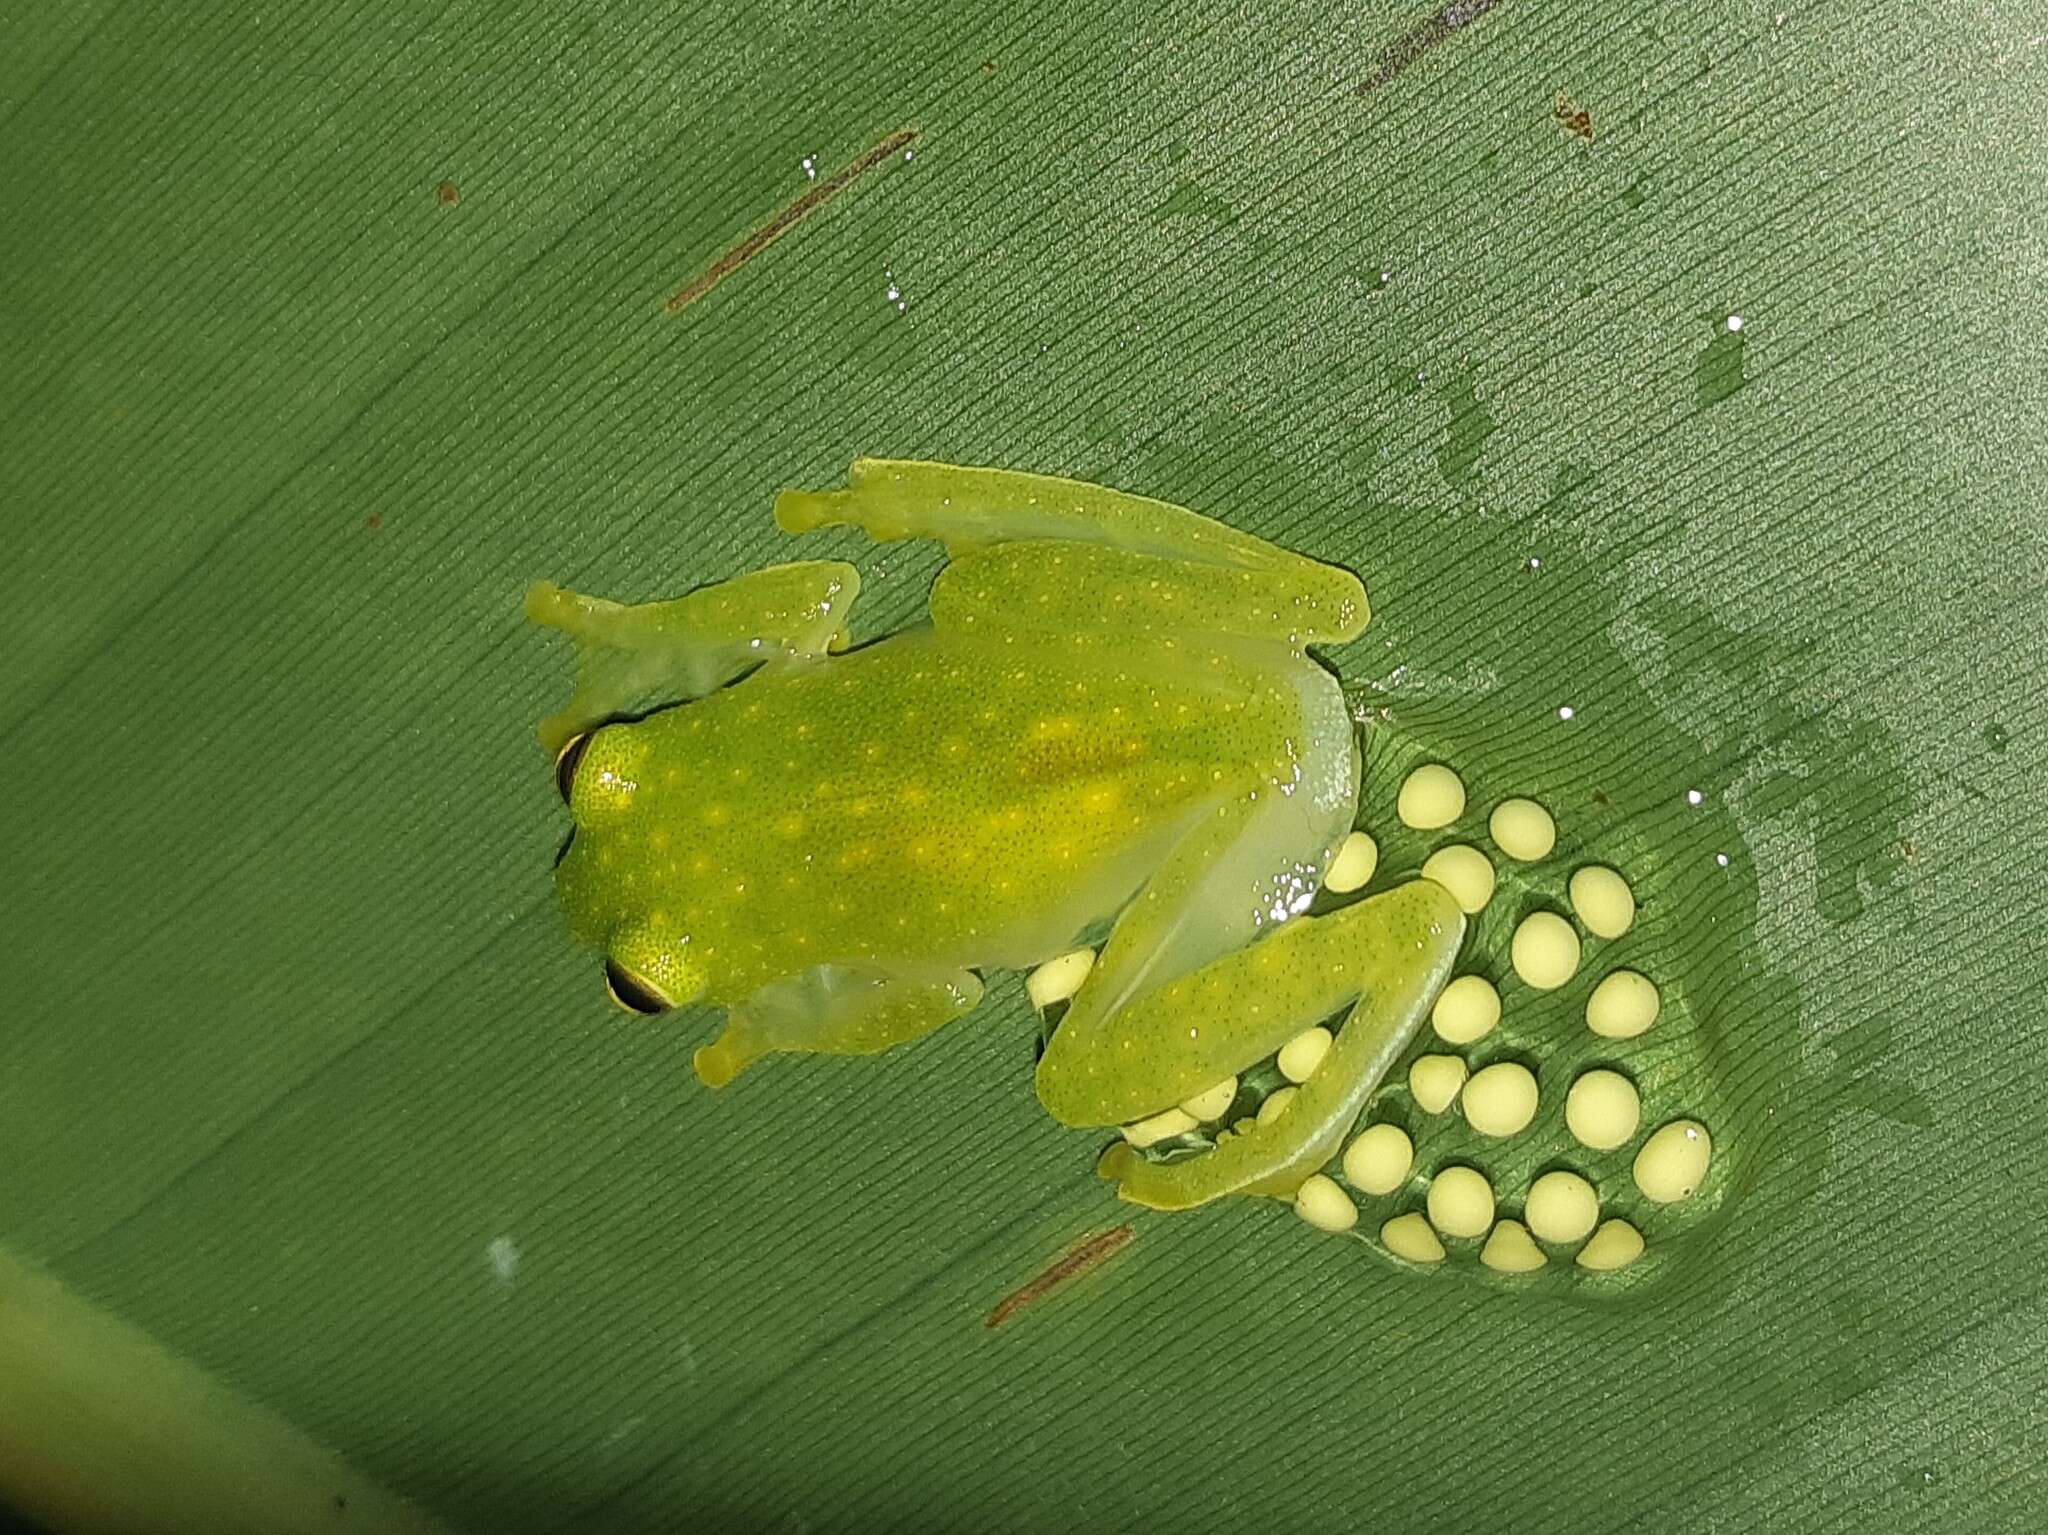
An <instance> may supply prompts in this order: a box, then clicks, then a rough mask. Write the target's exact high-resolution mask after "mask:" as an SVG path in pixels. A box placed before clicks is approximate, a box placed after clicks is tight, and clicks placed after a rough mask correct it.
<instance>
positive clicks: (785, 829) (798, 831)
mask: <svg viewBox="0 0 2048 1535" xmlns="http://www.w3.org/2000/svg"><path fill="white" fill-rule="evenodd" d="M775 829H776V831H777V832H779V833H781V834H782V835H783V836H785V837H788V838H790V839H791V840H792V841H794V840H795V839H796V838H798V837H801V836H802V835H803V834H804V818H803V817H802V816H800V815H786V816H784V817H783V818H782V819H781V820H779V821H777V822H776V823H775Z"/></svg>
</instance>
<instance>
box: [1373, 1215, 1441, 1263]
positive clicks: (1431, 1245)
mask: <svg viewBox="0 0 2048 1535" xmlns="http://www.w3.org/2000/svg"><path fill="white" fill-rule="evenodd" d="M1380 1240H1381V1241H1382V1242H1384V1243H1385V1244H1386V1248H1387V1251H1388V1252H1390V1253H1392V1254H1393V1255H1394V1256H1395V1257H1397V1258H1406V1259H1407V1260H1408V1261H1409V1262H1410V1263H1441V1262H1443V1261H1444V1244H1443V1243H1442V1242H1439V1241H1438V1240H1437V1236H1436V1233H1435V1232H1434V1231H1432V1230H1430V1229H1429V1222H1428V1221H1426V1220H1424V1219H1423V1218H1422V1217H1421V1216H1420V1215H1417V1214H1415V1213H1414V1212H1413V1211H1412V1210H1411V1211H1410V1212H1409V1213H1408V1214H1406V1215H1397V1216H1395V1217H1394V1218H1393V1219H1392V1220H1390V1221H1388V1222H1387V1223H1386V1224H1385V1225H1384V1226H1382V1227H1380Z"/></svg>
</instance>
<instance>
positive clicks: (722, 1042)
mask: <svg viewBox="0 0 2048 1535" xmlns="http://www.w3.org/2000/svg"><path fill="white" fill-rule="evenodd" d="M981 990H982V987H981V979H980V977H979V976H977V975H975V974H974V973H973V972H972V971H970V970H962V971H958V972H956V973H954V974H951V975H947V976H942V977H940V978H938V979H931V978H929V977H911V976H892V975H887V974H883V973H881V972H878V971H873V970H865V969H857V968H854V967H850V966H845V965H819V966H817V967H816V968H815V969H813V970H810V971H807V972H806V973H805V974H803V975H800V976H798V977H796V978H795V979H794V980H788V981H777V982H775V983H774V984H773V985H769V986H764V987H763V988H762V989H761V990H759V991H757V992H756V993H754V995H753V996H751V997H749V998H748V999H747V1000H746V1001H745V1002H742V1003H740V1004H738V1005H737V1006H735V1007H733V1008H732V1009H730V1010H729V1012H728V1013H727V1015H726V1023H725V1031H724V1032H723V1033H722V1034H720V1035H719V1036H718V1038H717V1039H716V1040H714V1041H713V1042H712V1043H711V1044H708V1045H706V1046H704V1047H703V1048H702V1049H700V1050H699V1051H698V1052H697V1055H696V1067H697V1075H698V1077H699V1078H700V1079H701V1080H702V1081H703V1082H704V1083H705V1085H706V1086H709V1087H723V1086H725V1084H726V1083H728V1082H730V1081H731V1080H732V1079H733V1078H734V1077H736V1076H738V1075H739V1074H740V1073H741V1072H742V1071H744V1070H745V1069H746V1068H747V1067H748V1066H750V1065H752V1064H753V1063H754V1062H755V1061H757V1060H759V1059H760V1058H761V1057H762V1056H764V1055H767V1054H770V1053H771V1052H773V1051H777V1050H795V1051H803V1052H806V1053H817V1054H824V1055H872V1054H874V1053H876V1052H877V1051H882V1050H887V1049H890V1048H892V1047H893V1046H896V1045H901V1044H908V1043H909V1042H910V1041H911V1040H913V1039H917V1038H920V1037H922V1036H923V1035H926V1034H929V1033H930V1032H931V1031H932V1030H933V1029H936V1028H939V1027H940V1026H942V1025H944V1024H948V1023H951V1022H952V1021H953V1020H954V1019H955V1018H959V1017H962V1016H964V1015H965V1014H967V1013H971V1012H973V1011H974V1009H975V1008H976V1007H977V1006H978V1005H979V1004H980V1002H981Z"/></svg>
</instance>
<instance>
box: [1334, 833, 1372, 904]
mask: <svg viewBox="0 0 2048 1535" xmlns="http://www.w3.org/2000/svg"><path fill="white" fill-rule="evenodd" d="M1379 863H1380V848H1379V844H1378V843H1377V842H1375V841H1373V840H1372V838H1371V837H1368V836H1367V835H1366V834H1365V833H1364V832H1362V831H1355V832H1353V833H1352V834H1351V835H1350V836H1348V837H1346V838H1345V839H1344V840H1343V842H1341V843H1339V844H1338V847H1337V856H1336V857H1334V858H1332V859H1331V860H1330V868H1329V872H1327V873H1326V874H1324V875H1323V888H1324V889H1326V890H1333V891H1335V892H1336V893H1337V894H1338V895H1349V894H1350V893H1351V892H1352V891H1354V890H1363V889H1364V888H1365V887H1366V885H1368V884H1369V883H1371V881H1372V875H1373V870H1375V869H1377V868H1378V867H1379Z"/></svg>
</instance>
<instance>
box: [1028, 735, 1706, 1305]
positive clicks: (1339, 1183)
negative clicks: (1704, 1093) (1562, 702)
mask: <svg viewBox="0 0 2048 1535" xmlns="http://www.w3.org/2000/svg"><path fill="white" fill-rule="evenodd" d="M1398 763H1399V757H1398V755H1397V756H1396V758H1395V764H1394V765H1393V767H1392V771H1390V772H1389V773H1388V774H1386V775H1383V776H1382V778H1381V779H1380V780H1379V781H1378V782H1377V783H1374V782H1370V781H1369V783H1368V792H1369V794H1370V791H1371V790H1372V789H1374V788H1381V789H1382V790H1384V788H1385V787H1386V786H1387V785H1388V784H1389V783H1392V784H1397V785H1398V787H1397V788H1396V789H1395V790H1394V792H1393V793H1391V794H1388V795H1387V796H1386V800H1383V801H1381V803H1388V802H1389V801H1390V802H1391V803H1390V804H1389V807H1388V808H1390V809H1391V810H1392V812H1393V814H1392V816H1391V817H1390V818H1389V821H1388V823H1387V824H1385V825H1383V829H1382V835H1383V836H1384V837H1387V838H1390V839H1391V840H1393V841H1394V842H1397V843H1399V844H1400V846H1401V849H1402V851H1401V854H1400V857H1401V859H1402V862H1403V863H1405V864H1406V865H1407V866H1408V867H1409V869H1410V871H1411V872H1410V873H1408V874H1407V875H1405V876H1404V875H1403V874H1401V873H1400V872H1399V869H1400V867H1401V865H1400V864H1395V863H1393V862H1392V861H1391V860H1388V859H1385V858H1383V854H1382V849H1381V845H1380V839H1377V838H1375V837H1374V836H1373V835H1371V834H1370V833H1368V832H1366V831H1363V830H1359V831H1354V832H1352V833H1351V834H1350V835H1349V836H1348V837H1347V838H1346V839H1345V840H1344V842H1343V843H1342V844H1341V845H1340V846H1339V848H1338V849H1337V850H1336V853H1335V855H1334V857H1333V858H1332V859H1331V861H1330V864H1329V867H1328V871H1327V873H1326V875H1325V879H1324V896H1323V901H1324V902H1330V901H1332V900H1334V899H1335V898H1340V897H1354V896H1357V895H1358V894H1359V893H1361V892H1371V891H1373V890H1376V889H1380V888H1390V887H1391V886H1392V885H1394V884H1397V883H1399V882H1400V881H1402V880H1403V879H1404V878H1410V879H1416V878H1419V879H1426V880H1430V881H1432V882H1435V883H1437V884H1440V885H1441V886H1442V887H1443V888H1444V890H1445V891H1446V892H1448V893H1449V894H1450V896H1451V897H1452V899H1453V900H1454V901H1455V902H1456V904H1457V906H1458V908H1459V909H1460V910H1461V911H1462V912H1464V913H1465V914H1466V915H1467V916H1468V917H1471V918H1475V919H1481V920H1480V922H1479V924H1478V927H1477V929H1476V932H1475V941H1474V942H1473V943H1472V944H1471V945H1470V946H1469V947H1468V948H1467V950H1466V951H1465V952H1463V953H1461V954H1460V956H1459V959H1458V964H1457V971H1458V973H1457V974H1456V975H1454V976H1453V977H1452V978H1451V979H1449V980H1448V982H1447V983H1446V984H1444V985H1443V986H1442V987H1441V989H1439V990H1437V991H1436V992H1435V994H1434V996H1433V999H1432V1001H1431V1003H1430V1006H1429V1012H1428V1022H1427V1026H1426V1028H1424V1029H1422V1030H1420V1031H1418V1037H1417V1039H1416V1040H1415V1042H1414V1044H1413V1045H1412V1047H1411V1048H1410V1049H1409V1050H1408V1052H1407V1064H1406V1067H1405V1070H1399V1071H1396V1072H1394V1073H1392V1074H1390V1076H1389V1079H1388V1081H1387V1082H1386V1083H1385V1085H1383V1086H1382V1087H1381V1088H1380V1089H1379V1090H1378V1091H1377V1092H1376V1093H1375V1094H1374V1095H1373V1096H1372V1098H1371V1099H1370V1101H1369V1102H1368V1104H1367V1105H1366V1108H1365V1111H1364V1112H1363V1113H1362V1114H1361V1115H1360V1116H1359V1119H1358V1122H1357V1124H1356V1126H1355V1127H1354V1129H1353V1130H1352V1131H1351V1132H1350V1133H1348V1134H1347V1135H1346V1136H1345V1137H1344V1138H1343V1141H1342V1144H1341V1146H1340V1147H1338V1148H1337V1149H1336V1150H1335V1151H1334V1153H1333V1154H1332V1155H1331V1156H1330V1157H1329V1158H1328V1159H1327V1160H1326V1161H1325V1162H1324V1163H1323V1164H1322V1165H1320V1166H1318V1167H1317V1168H1315V1169H1314V1170H1313V1171H1310V1172H1308V1173H1307V1174H1306V1176H1303V1177H1301V1178H1300V1180H1299V1181H1298V1182H1297V1183H1296V1184H1295V1185H1294V1187H1293V1188H1292V1189H1291V1190H1288V1191H1282V1190H1277V1189H1276V1190H1272V1191H1270V1192H1272V1193H1274V1194H1275V1195H1276V1196H1278V1197H1281V1198H1284V1199H1285V1200H1286V1201H1287V1202H1288V1203H1289V1204H1290V1205H1291V1207H1292V1209H1293V1211H1294V1213H1295V1214H1296V1215H1297V1216H1298V1217H1299V1218H1300V1219H1301V1220H1302V1221H1304V1222H1305V1223H1307V1224H1308V1225H1309V1226H1311V1227H1314V1228H1315V1229H1317V1230H1319V1231H1325V1232H1332V1233H1341V1234H1345V1235H1347V1236H1349V1237H1351V1238H1352V1239H1353V1240H1357V1241H1360V1242H1362V1243H1364V1244H1365V1245H1366V1246H1368V1247H1369V1248H1371V1249H1373V1250H1374V1251H1376V1252H1378V1253H1379V1254H1381V1255H1382V1256H1383V1257H1385V1258H1386V1259H1388V1260H1389V1261H1391V1262H1393V1263H1395V1264H1397V1265H1399V1266H1401V1267H1403V1268H1406V1269H1409V1270H1410V1271H1413V1272H1417V1273H1422V1272H1450V1271H1463V1272H1467V1273H1470V1274H1472V1275H1474V1276H1475V1277H1484V1278H1487V1279H1490V1280H1491V1281H1492V1282H1495V1283H1505V1284H1526V1283H1532V1282H1535V1283H1544V1284H1567V1285H1580V1284H1586V1285H1592V1286H1594V1287H1595V1288H1600V1287H1604V1286H1608V1285H1612V1284H1616V1283H1621V1282H1624V1281H1625V1280H1633V1279H1635V1278H1637V1277H1640V1276H1642V1275H1643V1274H1644V1273H1646V1272H1647V1271H1649V1270H1652V1269H1654V1268H1655V1267H1656V1266H1657V1264H1656V1260H1657V1259H1658V1258H1659V1257H1660V1256H1661V1255H1662V1252H1663V1249H1664V1248H1665V1247H1666V1246H1675V1245H1677V1244H1679V1243H1680V1242H1682V1240H1683V1239H1684V1238H1685V1236H1686V1235H1687V1233H1688V1231H1689V1230H1690V1229H1691V1228H1692V1227H1694V1226H1696V1225H1698V1224H1699V1222H1700V1221H1701V1220H1702V1219H1703V1218H1704V1217H1705V1216H1706V1215H1707V1214H1709V1213H1710V1211H1711V1208H1712V1207H1713V1206H1714V1205H1716V1204H1717V1203H1718V1202H1719V1199H1720V1197H1721V1196H1722V1194H1723V1193H1724V1189H1723V1185H1722V1181H1721V1169H1720V1167H1719V1165H1718V1164H1717V1162H1716V1157H1715V1148H1714V1142H1713V1136H1712V1133H1711V1131H1710V1130H1709V1128H1708V1126H1707V1125H1706V1124H1705V1123H1704V1122H1703V1121H1702V1120H1701V1119H1699V1118H1698V1117H1695V1115H1694V1114H1693V1112H1692V1111H1691V1110H1690V1109H1689V1107H1688V1105H1687V1103H1686V1101H1685V1099H1684V1098H1683V1097H1682V1096H1675V1095H1674V1092H1673V1088H1674V1087H1675V1086H1676V1085H1678V1084H1679V1083H1680V1082H1682V1080H1683V1078H1682V1077H1681V1076H1680V1075H1679V1074H1678V1073H1674V1072H1672V1071H1671V1070H1670V1069H1669V1066H1668V1060H1667V1059H1660V1057H1659V1054H1658V1052H1659V1050H1660V1049H1661V1048H1662V1047H1663V1045H1664V1044H1665V1041H1664V1040H1663V1039H1662V1038H1661V1037H1660V1036H1661V1035H1663V1034H1665V1033H1667V1032H1668V1031H1670V1030H1671V1028H1672V1025H1671V1022H1670V1012H1669V1010H1668V1009H1667V1007H1666V1003H1665V998H1664V996H1663V994H1662V991H1661V989H1660V987H1659V985H1658V983H1657V982H1656V981H1655V980H1654V979H1652V978H1651V976H1649V975H1648V974H1645V973H1643V972H1642V971H1640V970H1637V969H1635V968H1632V967H1631V966H1630V965H1629V964H1627V963H1625V962H1624V959H1625V957H1626V953H1627V939H1628V937H1629V935H1630V933H1631V931H1632V930H1633V929H1634V927H1635V924H1636V921H1637V917H1638V907H1637V901H1636V896H1635V892H1634V889H1633V887H1632V885H1631V884H1630V882H1629V880H1628V878H1627V876H1626V875H1625V874H1623V873H1622V872H1621V870H1620V869H1618V868H1616V867H1613V866H1611V865H1610V864H1608V863H1605V862H1600V861H1595V860H1592V859H1590V858H1586V857H1584V856H1583V854H1582V852H1581V850H1580V849H1579V848H1577V847H1576V846H1575V845H1574V841H1573V839H1572V838H1571V836H1570V834H1569V829H1568V828H1567V829H1566V832H1565V834H1564V835H1563V836H1562V837H1561V835H1560V828H1559V826H1558V824H1557V821H1556V820H1555V818H1554V817H1553V816H1552V815H1551V813H1550V811H1549V810H1548V809H1547V808H1546V807H1545V806H1544V805H1543V804H1542V803H1541V802H1540V801H1539V800H1538V799H1536V798H1533V797H1529V796H1527V795H1521V794H1516V795H1511V796H1508V797H1505V798H1501V799H1499V800H1497V801H1496V802H1494V803H1493V804H1492V805H1491V806H1490V807H1485V808H1483V809H1475V808H1474V807H1473V806H1472V805H1471V804H1469V803H1468V798H1467V791H1466V788H1465V785H1464V783H1463V782H1462V780H1461V779H1460V777H1459V775H1458V774H1456V773H1455V772H1454V771H1453V770H1452V769H1451V768H1450V767H1449V766H1448V765H1447V764H1445V763H1442V762H1432V761H1424V762H1420V763H1417V764H1416V765H1414V766H1412V767H1409V768H1407V770H1406V771H1400V769H1399V766H1398ZM1369 804H1370V800H1369ZM1561 844H1562V846H1563V848H1564V850H1565V851H1564V852H1563V853H1562V854H1561V855H1560V856H1558V857H1553V854H1554V853H1557V852H1558V849H1559V848H1560V845H1561ZM1318 909H1322V908H1321V906H1319V908H1318ZM1092 959H1093V951H1092V950H1089V949H1080V950H1077V951H1075V952H1073V953H1071V954H1067V955H1063V956H1060V957H1059V958H1058V959H1055V960H1053V961H1051V962H1049V963H1048V964H1047V965H1045V966H1042V967H1041V968H1040V969H1039V970H1037V971H1035V972H1033V974H1032V976H1031V978H1030V987H1029V991H1030V996H1031V998H1032V1001H1033V1002H1034V1004H1035V1005H1036V1006H1038V1007H1039V1008H1040V1009H1041V1010H1046V1009H1055V1010H1056V1009H1057V1008H1058V1007H1059V1006H1060V1005H1061V1004H1062V1002H1063V1001H1064V999H1066V998H1067V997H1069V996H1071V994H1072V991H1073V989H1074V986H1075V985H1076V984H1078V981H1077V977H1079V976H1080V975H1082V974H1085V971H1086V968H1087V966H1088V965H1089V964H1090V963H1092ZM1340 1036H1341V1026H1339V1028H1338V1030H1337V1031H1336V1032H1333V1030H1332V1027H1331V1026H1330V1025H1329V1024H1318V1025H1316V1026H1313V1027H1311V1028H1309V1029H1307V1030H1304V1031H1303V1032H1302V1033H1300V1034H1298V1035H1296V1036H1295V1037H1294V1038H1292V1039H1290V1040H1289V1041H1288V1042H1287V1043H1286V1044H1285V1045H1283V1046H1282V1047H1281V1048H1280V1049H1279V1050H1278V1051H1276V1052H1275V1053H1274V1054H1273V1055H1272V1056H1271V1057H1269V1058H1268V1059H1266V1060H1264V1061H1262V1062H1260V1063H1258V1064H1257V1065H1255V1066H1253V1067H1251V1068H1249V1069H1247V1070H1245V1071H1243V1072H1241V1073H1239V1074H1237V1075H1234V1076H1232V1077H1230V1078H1227V1079H1225V1080H1223V1081H1219V1082H1217V1083H1216V1084H1214V1085H1213V1086H1212V1087H1211V1088H1210V1089H1208V1090H1206V1091H1204V1092H1202V1093H1199V1094H1197V1095H1195V1096H1193V1097H1190V1098H1189V1099H1187V1100H1185V1101H1183V1102H1181V1103H1179V1104H1177V1105H1176V1106H1174V1107H1173V1108H1170V1109H1167V1110H1164V1111H1162V1112H1160V1113H1158V1114H1154V1115H1152V1116H1150V1117H1148V1118H1146V1119H1143V1120H1140V1121H1137V1122H1134V1123H1131V1124H1128V1125H1126V1126H1124V1127H1123V1131H1122V1141H1123V1144H1122V1146H1120V1147H1117V1148H1114V1149H1113V1150H1112V1151H1111V1152H1110V1153H1109V1154H1108V1157H1107V1158H1106V1162H1107V1164H1108V1171H1109V1172H1110V1173H1112V1174H1118V1173H1121V1172H1122V1170H1123V1164H1124V1163H1125V1162H1126V1161H1127V1160H1128V1159H1130V1158H1132V1157H1144V1158H1149V1159H1158V1160H1160V1161H1162V1162H1166V1163H1169V1164H1170V1163H1173V1162H1176V1161H1179V1160H1183V1159H1192V1158H1198V1157H1200V1156H1202V1155H1205V1154H1207V1153H1208V1152H1209V1151H1211V1150H1213V1149H1214V1148H1216V1147H1219V1146H1225V1145H1227V1144H1228V1143H1229V1141H1230V1139H1231V1137H1232V1136H1233V1135H1237V1134H1242V1133H1247V1132H1249V1131H1254V1130H1256V1129H1257V1128H1258V1127H1259V1126H1260V1125H1261V1124H1269V1123H1271V1122H1272V1121H1274V1120H1275V1119H1278V1118H1281V1117H1283V1116H1285V1115H1286V1114H1287V1112H1288V1111H1289V1107H1290V1105H1291V1103H1292V1101H1293V1099H1294V1097H1295V1096H1296V1095H1297V1094H1298V1092H1299V1091H1300V1089H1301V1088H1302V1086H1303V1085H1304V1084H1305V1083H1308V1082H1310V1081H1312V1080H1313V1079H1314V1074H1315V1072H1316V1070H1317V1069H1318V1067H1319V1066H1320V1065H1321V1064H1322V1062H1323V1061H1324V1060H1325V1059H1326V1058H1327V1057H1328V1055H1329V1053H1330V1051H1331V1049H1332V1048H1333V1046H1334V1045H1335V1044H1336V1042H1337V1039H1338V1038H1339V1037H1340ZM1653 1243H1654V1244H1655V1245H1654V1246H1653Z"/></svg>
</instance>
